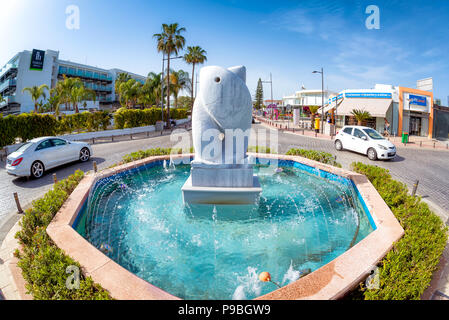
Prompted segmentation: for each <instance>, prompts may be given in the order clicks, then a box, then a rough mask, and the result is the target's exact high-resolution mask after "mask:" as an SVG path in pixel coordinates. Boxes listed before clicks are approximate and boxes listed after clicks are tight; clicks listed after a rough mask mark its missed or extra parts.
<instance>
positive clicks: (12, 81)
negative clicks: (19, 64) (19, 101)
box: [0, 79, 17, 93]
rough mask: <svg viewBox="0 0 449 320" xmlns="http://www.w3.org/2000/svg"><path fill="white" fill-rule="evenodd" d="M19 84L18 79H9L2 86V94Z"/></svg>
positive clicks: (0, 88) (0, 86)
mask: <svg viewBox="0 0 449 320" xmlns="http://www.w3.org/2000/svg"><path fill="white" fill-rule="evenodd" d="M16 84H17V81H16V79H8V80H6V81H5V82H3V83H1V84H0V93H2V92H4V91H6V90H7V89H8V88H13V87H15V86H16Z"/></svg>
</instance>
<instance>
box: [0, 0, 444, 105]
mask: <svg viewBox="0 0 449 320" xmlns="http://www.w3.org/2000/svg"><path fill="white" fill-rule="evenodd" d="M72 4H74V5H77V6H78V7H79V8H80V29H79V30H68V29H67V28H66V27H65V21H66V17H67V16H66V14H65V10H66V7H67V6H68V5H72ZM372 4H374V5H377V6H378V7H379V9H380V29H379V30H368V29H367V28H366V26H365V20H366V19H367V17H368V16H369V15H368V14H366V13H365V9H366V7H367V6H368V5H372ZM448 21H449V1H447V0H426V1H421V0H419V1H413V0H410V1H402V0H389V1H379V0H371V1H349V0H340V1H333V0H325V1H324V0H322V1H315V0H297V1H283V0H276V1H252V0H251V1H245V0H223V1H206V0H189V1H176V0H170V1H148V0H127V1H118V0H68V1H67V0H1V1H0V28H1V30H2V31H3V32H2V44H1V47H0V64H1V65H3V64H4V63H6V62H7V60H8V59H10V58H11V57H12V56H13V55H14V54H15V53H17V52H18V51H22V50H24V49H29V50H30V49H33V48H38V49H54V50H59V51H60V58H62V59H67V60H71V61H75V62H80V63H87V64H90V65H95V66H98V67H103V68H113V67H117V68H121V69H125V70H128V71H132V72H135V73H139V74H143V75H146V74H147V73H148V72H149V71H155V72H160V69H161V54H159V53H158V52H157V51H156V42H155V40H154V39H153V37H152V35H153V34H154V33H158V32H160V29H161V24H162V23H172V22H178V23H179V24H180V25H181V26H184V27H185V28H186V29H187V32H185V34H184V36H185V37H186V40H187V45H199V46H201V47H203V48H204V49H205V50H206V51H207V53H208V54H207V56H208V61H207V64H206V65H221V66H225V67H229V66H234V65H245V66H246V67H247V72H248V74H247V84H248V87H249V88H250V90H251V92H252V93H254V89H255V87H256V83H257V79H258V78H259V77H260V78H262V79H263V80H268V78H269V74H270V72H271V73H272V74H273V90H274V98H281V97H282V96H283V95H287V94H291V93H293V92H294V91H296V90H299V88H300V86H301V85H302V84H304V86H305V87H306V88H308V89H312V88H320V87H321V78H320V76H319V75H316V74H312V71H313V70H316V69H318V68H320V67H323V68H324V70H325V87H327V88H328V89H330V90H336V91H339V90H342V89H348V88H371V87H373V86H374V84H375V83H385V84H395V85H402V86H409V87H415V85H416V80H418V79H422V78H427V77H433V78H434V92H435V97H436V98H440V99H441V100H442V101H443V104H447V96H449V59H448V54H447V52H448V49H449V48H448V47H449V41H448V40H449V30H448ZM173 67H174V68H175V69H184V70H186V71H189V72H191V68H190V66H188V65H186V64H184V63H183V62H182V61H180V60H178V61H176V62H174V63H173ZM264 90H265V98H269V92H270V88H269V85H265V87H264Z"/></svg>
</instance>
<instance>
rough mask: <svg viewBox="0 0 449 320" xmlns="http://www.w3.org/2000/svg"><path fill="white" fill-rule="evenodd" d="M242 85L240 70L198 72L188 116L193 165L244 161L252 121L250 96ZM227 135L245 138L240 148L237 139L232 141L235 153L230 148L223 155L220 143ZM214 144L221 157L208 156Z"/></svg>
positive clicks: (243, 71)
mask: <svg viewBox="0 0 449 320" xmlns="http://www.w3.org/2000/svg"><path fill="white" fill-rule="evenodd" d="M245 82H246V68H245V67H244V66H237V67H232V68H229V69H225V68H222V67H218V66H209V67H204V68H202V69H201V71H200V84H199V92H198V96H197V98H196V99H195V103H194V106H193V112H192V136H193V146H194V148H195V161H194V163H203V164H225V163H229V161H228V160H229V159H231V160H232V162H233V163H234V164H239V163H243V160H244V159H245V158H246V150H247V148H248V142H249V134H248V133H249V130H250V129H251V118H252V113H251V110H252V102H251V94H250V92H249V90H248V87H247V86H246V83H245ZM239 129H241V131H240V130H239ZM231 130H232V131H231ZM229 132H233V134H236V135H238V134H240V135H241V132H246V133H247V134H246V136H245V138H244V142H243V144H242V143H240V144H241V145H240V146H239V144H238V143H239V138H235V137H233V138H232V139H233V140H234V143H235V142H237V143H235V147H234V148H237V149H239V150H237V152H235V151H234V148H232V149H231V150H228V153H227V154H226V150H225V149H226V142H225V141H224V140H225V139H229V137H230V136H228V133H229ZM214 141H215V143H220V145H221V150H222V152H221V153H220V152H216V151H217V149H214V150H215V152H211V150H212V149H213V148H212V147H211V142H214ZM240 142H241V140H240ZM213 144H214V143H212V145H213ZM215 146H217V144H215ZM228 146H229V145H228ZM228 149H229V148H228ZM240 149H242V150H240ZM229 157H231V158H229ZM225 159H226V162H225Z"/></svg>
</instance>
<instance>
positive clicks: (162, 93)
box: [161, 54, 184, 122]
mask: <svg viewBox="0 0 449 320" xmlns="http://www.w3.org/2000/svg"><path fill="white" fill-rule="evenodd" d="M181 58H184V57H183V56H178V57H173V58H170V60H173V59H181ZM166 60H168V58H166V57H165V54H163V55H162V72H161V114H162V122H164V72H165V71H164V63H165V61H166ZM167 99H170V97H167ZM167 120H168V121H170V119H167Z"/></svg>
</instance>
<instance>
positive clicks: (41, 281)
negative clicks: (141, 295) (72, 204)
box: [15, 170, 111, 300]
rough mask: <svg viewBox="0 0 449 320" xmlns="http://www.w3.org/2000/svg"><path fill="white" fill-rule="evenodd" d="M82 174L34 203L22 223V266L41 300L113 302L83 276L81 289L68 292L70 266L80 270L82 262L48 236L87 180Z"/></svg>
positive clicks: (18, 254) (28, 285)
mask: <svg viewBox="0 0 449 320" xmlns="http://www.w3.org/2000/svg"><path fill="white" fill-rule="evenodd" d="M83 176H84V174H83V172H82V171H79V170H78V171H76V172H75V174H73V175H71V176H69V177H68V178H67V179H65V180H62V181H60V182H58V183H56V184H55V186H54V188H53V190H50V191H49V192H47V193H46V194H45V195H44V197H42V198H41V199H39V200H36V201H33V206H32V208H31V209H29V210H27V211H26V212H25V215H24V216H23V219H22V221H21V222H20V225H21V230H20V231H19V232H17V234H16V238H17V239H18V240H19V243H20V244H21V250H20V251H19V250H16V252H15V256H16V257H17V258H18V259H19V262H18V266H19V267H20V268H21V269H22V275H23V277H24V279H25V281H26V285H25V286H26V289H27V290H28V292H29V293H30V294H32V296H33V297H34V299H38V300H110V299H111V297H110V296H109V294H108V292H107V291H105V290H104V289H103V288H101V286H100V285H98V284H95V283H94V282H93V280H92V278H90V277H85V276H84V275H83V274H81V273H80V288H79V289H72V290H71V289H68V288H66V279H67V277H68V276H69V274H67V273H66V268H67V267H68V266H77V267H78V268H80V270H81V266H80V265H79V263H78V262H76V261H74V260H73V259H72V258H70V257H69V256H68V255H66V254H64V252H63V251H62V250H61V249H59V248H58V247H57V246H56V245H55V244H54V243H53V242H52V241H51V239H50V237H49V236H48V235H47V233H46V231H45V229H46V228H47V226H48V224H49V223H50V222H51V220H52V219H53V217H54V216H55V214H56V213H57V212H58V210H59V209H60V208H61V206H62V205H63V203H64V202H65V201H66V200H67V198H68V197H69V195H70V193H71V192H72V191H73V190H74V189H75V187H76V186H77V185H78V183H79V181H81V179H82V178H83Z"/></svg>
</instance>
